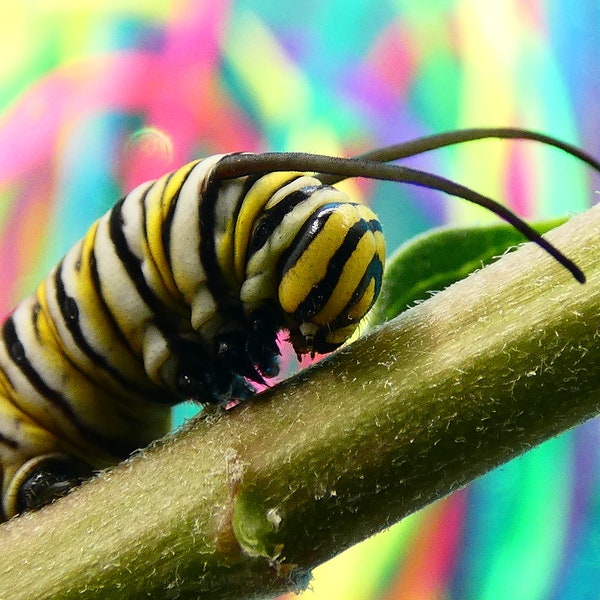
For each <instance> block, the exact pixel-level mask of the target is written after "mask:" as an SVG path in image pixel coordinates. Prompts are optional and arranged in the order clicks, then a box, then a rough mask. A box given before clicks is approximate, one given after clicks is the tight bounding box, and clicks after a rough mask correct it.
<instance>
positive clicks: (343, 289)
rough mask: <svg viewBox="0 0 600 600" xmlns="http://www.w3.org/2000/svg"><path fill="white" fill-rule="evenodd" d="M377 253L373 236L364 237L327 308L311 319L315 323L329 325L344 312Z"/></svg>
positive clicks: (349, 261) (345, 266) (344, 269)
mask: <svg viewBox="0 0 600 600" xmlns="http://www.w3.org/2000/svg"><path fill="white" fill-rule="evenodd" d="M376 251H377V247H376V245H375V240H374V238H373V236H371V235H369V234H365V235H363V237H362V238H361V239H360V241H359V242H358V244H357V245H356V249H355V250H354V252H352V254H351V255H350V257H349V258H348V260H347V261H346V263H345V264H344V268H343V269H342V273H341V275H340V278H339V279H338V281H337V283H336V285H335V287H334V289H333V292H332V293H331V295H330V296H329V299H328V300H327V302H326V303H325V306H324V307H323V308H322V309H321V310H320V311H319V312H318V313H317V314H316V315H315V316H314V317H313V318H312V319H311V321H312V322H313V323H315V324H317V325H320V326H324V325H327V323H331V322H332V321H333V320H334V319H335V318H336V317H337V316H338V315H339V314H340V313H341V312H342V311H343V310H344V308H345V307H346V305H347V304H348V302H350V299H351V298H352V294H354V292H355V291H356V288H357V287H358V284H359V283H360V281H361V279H362V278H363V276H364V274H365V270H366V269H367V267H368V266H369V264H370V263H371V260H373V255H374V253H375V252H376Z"/></svg>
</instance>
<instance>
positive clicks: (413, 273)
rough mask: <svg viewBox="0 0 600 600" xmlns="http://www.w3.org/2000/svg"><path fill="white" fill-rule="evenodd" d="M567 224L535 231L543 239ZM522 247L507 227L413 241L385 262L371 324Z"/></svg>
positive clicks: (441, 232)
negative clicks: (548, 233) (545, 235)
mask: <svg viewBox="0 0 600 600" xmlns="http://www.w3.org/2000/svg"><path fill="white" fill-rule="evenodd" d="M566 220H567V219H566V218H560V219H553V220H551V221H544V222H542V223H537V224H535V225H533V227H534V229H536V231H538V232H540V233H545V232H547V231H549V230H550V229H554V228H555V227H558V226H559V225H562V224H563V223H564V222H565V221H566ZM525 241H527V240H526V238H525V237H524V236H523V234H521V233H520V232H518V231H517V230H516V229H515V228H514V227H512V226H511V225H508V224H499V225H490V226H486V227H461V228H447V227H444V228H441V229H434V230H431V231H428V232H426V233H424V234H422V235H419V236H417V237H414V238H413V239H411V240H409V241H408V242H407V243H405V244H404V245H402V246H401V247H400V248H399V249H398V251H397V252H396V253H395V254H393V255H392V257H391V258H390V259H388V261H387V264H386V271H385V275H384V278H383V285H382V289H381V294H380V296H379V299H378V301H377V303H376V305H375V307H374V308H373V311H372V314H371V320H370V324H371V325H376V324H378V323H382V322H384V321H389V320H390V319H393V318H394V317H396V316H397V315H399V314H400V313H401V312H403V311H405V310H406V309H407V308H408V307H410V306H412V305H414V304H416V303H418V302H421V301H423V300H426V299H427V298H428V297H430V296H431V295H432V294H433V293H435V292H439V291H441V290H443V289H445V288H447V287H448V286H449V285H451V284H453V283H455V282H456V281H459V280H461V279H464V278H465V277H466V276H467V275H469V274H470V273H472V272H473V271H476V270H478V269H480V268H482V267H483V266H485V265H487V264H489V263H491V262H494V260H496V259H497V258H499V257H500V256H501V255H502V254H504V253H505V252H507V251H508V250H510V249H514V248H515V247H516V246H517V245H519V244H521V243H523V242H525Z"/></svg>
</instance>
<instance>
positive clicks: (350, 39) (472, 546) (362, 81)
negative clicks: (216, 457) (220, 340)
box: [0, 0, 600, 600]
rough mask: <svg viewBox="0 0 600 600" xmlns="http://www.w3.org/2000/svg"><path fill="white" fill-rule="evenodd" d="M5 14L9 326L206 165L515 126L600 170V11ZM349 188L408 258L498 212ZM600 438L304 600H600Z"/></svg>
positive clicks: (513, 3) (497, 147) (246, 1)
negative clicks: (93, 229) (93, 238)
mask: <svg viewBox="0 0 600 600" xmlns="http://www.w3.org/2000/svg"><path fill="white" fill-rule="evenodd" d="M0 9H1V10H0V15H1V19H0V49H1V52H2V61H0V202H1V207H2V209H1V210H0V285H1V288H2V291H3V293H2V297H1V298H0V303H1V308H0V310H1V311H2V314H6V312H8V311H9V310H10V308H11V307H12V306H14V304H15V302H16V301H18V300H19V299H20V298H21V297H23V295H25V294H27V293H29V292H31V291H32V290H33V287H34V285H35V283H36V282H37V281H38V280H39V279H40V278H41V277H42V276H43V275H44V273H45V272H46V271H47V270H48V269H49V268H50V267H51V266H52V265H53V264H54V263H55V262H56V261H57V260H58V259H59V258H60V256H61V255H62V254H63V253H64V252H65V251H66V250H67V249H68V248H69V247H70V246H71V245H72V244H73V243H74V242H75V241H76V240H77V239H78V238H79V237H80V236H81V235H82V234H83V232H84V231H85V229H86V228H87V226H88V225H89V224H90V223H91V222H92V221H93V220H94V219H95V218H96V217H97V216H99V215H100V214H102V213H103V212H104V211H106V210H107V209H108V208H110V206H111V205H112V204H113V202H114V201H115V199H117V198H118V197H119V196H120V195H121V194H122V193H123V192H125V191H127V190H129V189H131V188H132V187H133V186H134V185H136V184H137V183H139V182H141V181H143V180H146V179H148V178H153V177H156V176H158V175H160V174H162V173H163V172H166V171H168V170H170V169H172V168H174V167H176V166H179V165H180V164H182V163H183V162H185V161H187V160H190V159H192V158H195V157H197V156H201V155H205V154H210V153H216V152H226V151H233V150H255V151H262V150H279V151H287V150H303V151H313V152H323V153H334V154H340V155H349V154H352V153H356V152H360V151H364V150H367V149H370V148H373V147H375V146H378V145H382V144H390V143H395V142H399V141H401V140H405V139H408V138H412V137H416V136H420V135H424V134H430V133H433V132H437V131H441V130H446V129H453V128H459V127H470V126H499V125H513V126H523V127H529V128H534V129H539V130H543V131H544V132H546V133H550V134H553V135H555V136H559V137H561V138H563V139H565V140H567V141H570V142H574V143H578V144H580V145H581V146H582V147H584V148H585V149H587V150H588V151H590V152H592V153H593V154H595V155H596V156H600V141H599V140H600V138H599V133H600V111H599V109H598V105H599V102H600V61H599V60H598V56H599V52H600V3H598V2H597V1H596V0H578V1H577V2H573V1H572V0H418V1H416V0H344V1H337V0H305V1H298V2H295V3H281V2H277V1H275V0H229V1H227V0H199V1H197V2H194V1H192V0H188V1H185V0H154V1H153V2H147V1H146V0H137V1H136V0H48V1H44V0H39V1H36V0H29V1H27V2H22V3H18V2H13V1H10V2H9V1H8V0H0ZM409 162H410V164H412V165H416V166H419V167H421V168H426V169H429V170H432V171H435V172H437V173H439V174H443V175H446V176H448V177H451V178H453V179H455V180H458V181H460V182H462V183H464V184H466V185H469V186H471V187H474V188H476V189H477V190H479V191H481V192H484V193H487V194H490V195H493V196H494V197H496V198H499V199H503V200H505V201H506V202H507V203H509V204H510V205H511V206H512V207H513V208H514V209H515V210H516V211H517V212H519V213H520V214H521V215H522V216H524V217H527V218H536V217H549V216H558V215H562V214H565V213H569V212H577V211H581V210H584V209H585V208H586V207H588V206H590V205H591V204H592V203H593V202H594V201H595V198H596V196H595V191H594V190H596V189H599V188H600V182H599V181H598V179H597V178H596V179H594V178H593V177H590V174H589V172H587V170H586V169H585V168H584V167H583V166H582V165H581V164H578V163H577V161H575V160H573V159H571V158H570V157H568V156H565V155H563V154H561V153H560V152H558V151H556V150H553V149H548V148H540V147H539V146H536V145H535V144H533V143H531V142H508V141H503V142H498V141H489V142H488V141H485V142H477V143H473V144H468V145H465V146H464V147H461V148H455V149H447V150H443V151H438V152H435V153H431V154H428V155H426V156H422V157H419V158H418V159H414V160H411V161H409ZM348 189H349V190H350V192H351V193H357V194H363V195H365V196H366V197H367V198H368V199H369V201H370V202H371V203H372V205H373V206H374V207H375V209H376V210H377V211H378V212H379V214H380V216H381V219H382V221H383V224H384V227H385V231H386V234H387V237H388V240H389V245H390V247H391V248H394V247H396V246H397V245H398V244H399V243H401V242H402V241H405V240H407V239H408V238H410V237H411V236H413V235H414V234H417V233H420V232H422V231H424V230H427V229H428V228H430V227H433V226H437V225H440V224H444V223H449V222H451V223H460V224H465V223H474V222H484V221H488V220H490V219H492V218H493V217H491V216H489V215H487V214H485V213H484V212H483V211H481V210H479V209H476V208H473V207H471V206H467V205H466V204H465V203H462V202H460V201H458V200H454V199H448V198H444V197H441V195H440V194H437V193H432V192H429V191H426V190H421V189H417V188H409V187H408V186H398V185H392V184H372V183H370V182H359V183H356V184H352V185H350V186H348ZM184 410H187V411H189V407H187V408H185V409H184ZM184 414H189V412H188V413H184V412H179V413H178V419H179V420H181V418H183V415H184ZM599 442H600V436H599V431H598V421H592V422H589V423H587V424H585V425H583V426H581V427H579V428H577V429H576V430H574V431H572V432H569V433H567V434H565V435H562V436H560V437H559V438H557V439H555V440H553V441H551V442H549V443H546V444H544V445H543V446H541V447H540V448H538V449H536V450H533V451H531V452H530V453H528V454H527V455H526V456H524V457H522V458H520V459H518V460H515V461H513V462H511V463H510V464H508V465H506V466H504V467H502V468H500V469H497V470H495V471H494V472H492V473H490V474H488V475H487V476H485V477H483V478H481V479H479V480H478V481H476V482H475V483H473V484H472V485H470V486H469V487H468V488H467V489H465V490H462V491H460V492H458V493H455V494H453V495H452V496H451V497H449V498H447V499H445V500H443V501H440V502H438V503H436V504H435V505H434V506H432V507H430V508H428V509H426V510H424V511H422V512H420V513H419V514H417V515H414V516H412V517H410V518H408V519H406V520H405V521H403V522H402V523H400V524H399V525H397V526H395V527H393V528H391V529H390V530H389V531H387V532H385V533H383V534H381V535H379V536H376V537H375V538H373V539H371V540H368V541H367V542H365V543H363V544H360V545H358V546H356V547H355V548H353V549H351V550H349V551H348V552H346V553H344V554H342V555H340V556H339V557H338V558H336V559H334V560H332V561H331V562H330V563H328V564H326V565H324V566H322V567H320V568H318V569H317V570H316V571H315V578H314V580H313V583H312V586H311V588H312V589H311V590H309V591H307V592H306V593H305V595H303V596H302V598H307V599H312V600H322V599H328V600H337V599H344V600H367V599H375V598H377V599H382V600H383V599H385V600H392V599H402V600H434V599H435V600H450V599H468V600H470V599H478V600H479V599H488V600H500V599H504V598H511V600H542V599H550V598H552V599H561V600H563V599H564V600H566V599H578V600H581V599H587V598H590V599H592V598H593V599H598V598H600V481H599V475H600V443H599ZM295 597H296V596H290V598H295Z"/></svg>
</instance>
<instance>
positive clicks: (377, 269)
mask: <svg viewBox="0 0 600 600" xmlns="http://www.w3.org/2000/svg"><path fill="white" fill-rule="evenodd" d="M382 279H383V263H382V262H381V259H380V258H379V256H374V257H373V260H371V262H370V263H369V265H368V266H367V268H366V269H365V274H364V275H363V277H362V279H361V280H360V283H359V284H358V286H357V288H356V290H355V292H354V294H352V297H351V298H350V300H349V301H348V303H347V304H346V306H345V307H344V309H343V310H342V312H341V313H340V314H339V316H338V317H337V318H335V319H334V320H333V321H332V322H331V323H330V324H329V328H330V330H331V331H335V330H336V329H340V328H342V327H346V326H347V325H349V324H350V323H353V322H354V321H351V320H350V319H349V318H348V316H347V315H348V313H349V312H350V311H351V310H352V307H353V306H354V305H355V304H356V302H357V301H358V300H359V299H360V298H361V297H362V295H363V294H364V293H365V291H366V289H367V287H369V285H370V283H371V281H372V280H374V281H375V290H374V293H373V302H372V303H371V306H369V307H368V309H367V312H368V311H369V310H370V309H371V307H372V306H373V304H374V303H375V300H377V297H378V296H379V292H380V291H381V283H382Z"/></svg>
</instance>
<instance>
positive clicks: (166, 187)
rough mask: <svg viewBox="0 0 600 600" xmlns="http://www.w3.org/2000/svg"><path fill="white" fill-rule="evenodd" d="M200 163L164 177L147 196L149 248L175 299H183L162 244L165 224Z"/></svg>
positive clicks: (194, 163) (190, 164)
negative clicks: (189, 177) (174, 201)
mask: <svg viewBox="0 0 600 600" xmlns="http://www.w3.org/2000/svg"><path fill="white" fill-rule="evenodd" d="M199 162H200V161H199V160H196V161H193V162H190V163H188V164H187V165H184V166H183V167H181V168H180V169H177V171H174V172H173V173H172V174H171V175H170V178H169V175H164V176H163V177H161V178H160V179H158V180H157V181H156V182H155V183H154V184H153V185H152V187H151V188H150V191H149V192H148V194H147V196H146V208H147V216H146V223H147V225H146V232H147V236H148V247H149V250H150V254H151V256H152V260H153V261H154V264H155V265H156V267H157V269H158V271H159V273H160V276H161V279H162V280H163V282H164V284H165V287H166V288H167V289H168V290H169V293H170V294H172V295H173V297H175V298H178V297H181V295H180V293H179V290H178V289H177V286H176V285H175V281H174V279H173V274H172V272H171V268H170V267H169V261H168V259H167V256H166V253H165V247H164V246H163V243H162V230H163V223H164V221H165V219H166V218H167V215H168V213H169V209H170V207H171V205H172V203H173V200H174V199H175V197H176V195H177V194H178V192H179V190H180V188H181V186H182V185H183V182H184V181H185V179H186V177H187V176H188V175H189V173H190V171H191V170H192V169H193V168H194V167H195V166H196V165H197V164H198V163H199ZM172 233H176V232H172Z"/></svg>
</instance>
